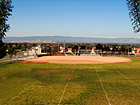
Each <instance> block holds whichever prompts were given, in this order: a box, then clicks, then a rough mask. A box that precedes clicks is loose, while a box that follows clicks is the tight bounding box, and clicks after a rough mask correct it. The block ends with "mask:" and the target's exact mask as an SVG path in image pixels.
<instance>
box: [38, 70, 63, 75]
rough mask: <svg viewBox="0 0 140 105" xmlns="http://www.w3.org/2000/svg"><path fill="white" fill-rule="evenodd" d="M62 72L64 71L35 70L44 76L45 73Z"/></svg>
mask: <svg viewBox="0 0 140 105" xmlns="http://www.w3.org/2000/svg"><path fill="white" fill-rule="evenodd" d="M59 72H64V70H37V71H36V73H39V74H45V73H59Z"/></svg>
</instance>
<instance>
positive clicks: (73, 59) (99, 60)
mask: <svg viewBox="0 0 140 105" xmlns="http://www.w3.org/2000/svg"><path fill="white" fill-rule="evenodd" d="M22 62H23V63H49V64H109V63H124V62H131V60H130V59H129V58H125V57H101V56H96V57H95V56H45V57H39V58H35V59H30V60H25V61H22Z"/></svg>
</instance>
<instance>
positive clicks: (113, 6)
mask: <svg viewBox="0 0 140 105" xmlns="http://www.w3.org/2000/svg"><path fill="white" fill-rule="evenodd" d="M12 5H13V6H14V9H13V12H12V16H11V17H9V21H8V23H9V24H10V26H11V29H10V30H9V32H8V33H7V37H12V36H17V37H23V36H73V37H96V38H97V37H99V38H122V37H123V38H124V37H125V38H140V33H138V34H134V32H133V30H132V25H131V22H130V18H129V15H128V8H127V5H126V1H125V0H13V3H12Z"/></svg>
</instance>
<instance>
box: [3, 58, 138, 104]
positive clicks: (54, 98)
mask: <svg viewBox="0 0 140 105" xmlns="http://www.w3.org/2000/svg"><path fill="white" fill-rule="evenodd" d="M131 59H132V60H133V62H129V63H120V64H98V65H62V64H59V65H58V64H31V63H29V64H27V63H7V64H0V105H34V104H41V105H49V104H51V105H53V104H56V105H63V104H66V105H67V104H69V105H73V104H74V105H109V103H110V104H111V105H140V58H133V57H131Z"/></svg>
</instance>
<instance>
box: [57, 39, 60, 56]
mask: <svg viewBox="0 0 140 105" xmlns="http://www.w3.org/2000/svg"><path fill="white" fill-rule="evenodd" d="M57 42H58V54H59V48H60V47H59V40H58V41H57Z"/></svg>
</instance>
